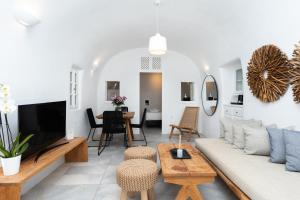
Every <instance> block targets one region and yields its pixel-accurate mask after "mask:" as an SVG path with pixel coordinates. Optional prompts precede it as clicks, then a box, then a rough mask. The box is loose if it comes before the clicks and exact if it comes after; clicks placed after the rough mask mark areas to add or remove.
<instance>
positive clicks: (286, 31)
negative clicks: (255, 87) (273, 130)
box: [204, 0, 300, 137]
mask: <svg viewBox="0 0 300 200" xmlns="http://www.w3.org/2000/svg"><path fill="white" fill-rule="evenodd" d="M243 4H244V5H243V7H240V8H239V9H241V10H243V15H240V17H239V18H236V19H235V20H232V21H229V22H228V23H226V24H224V27H220V28H222V29H223V35H224V40H226V41H227V42H228V43H229V44H231V48H230V51H229V52H228V54H230V55H231V56H232V57H231V59H228V61H230V60H232V59H235V58H240V59H241V64H242V68H243V75H244V115H245V118H255V119H260V120H262V121H263V123H264V124H266V125H268V124H273V123H276V124H278V126H279V127H286V126H291V125H292V126H295V127H296V129H297V130H300V123H299V122H300V121H299V116H300V106H299V104H296V103H295V102H294V101H293V96H292V91H291V88H289V90H288V91H287V93H286V94H285V95H284V96H283V97H282V98H281V99H280V100H279V101H276V102H274V103H262V102H261V101H260V100H258V99H257V98H255V97H254V96H253V95H252V93H251V91H250V90H249V86H248V84H247V79H246V77H247V76H246V73H247V66H248V62H249V60H250V58H251V55H252V53H253V51H254V50H255V49H257V48H259V47H261V46H262V45H264V44H275V45H277V46H278V47H280V48H281V50H282V51H284V52H285V53H286V54H287V55H288V56H289V57H290V58H291V56H292V52H293V50H294V44H296V43H297V42H298V41H299V39H300V38H299V35H300V26H297V25H296V24H299V20H298V19H299V17H300V13H299V11H298V8H299V6H300V2H299V1H291V0H289V1H272V0H265V1H259V2H258V1H257V2H256V1H244V2H243ZM266 8H268V9H266ZM216 59H217V60H219V59H218V58H216ZM214 61H215V60H214ZM223 62H224V61H223ZM208 63H209V62H208ZM224 64H225V63H224ZM222 66H223V64H219V65H214V66H211V69H210V70H209V72H208V73H210V74H213V75H215V76H216V78H217V82H218V83H221V79H220V76H219V75H220V74H219V73H220V70H219V69H220V67H222ZM219 111H220V110H219ZM219 116H220V113H219V115H216V116H215V117H214V118H206V121H205V123H204V125H205V126H204V129H205V132H206V133H207V135H208V136H209V137H217V136H218V135H219V129H218V128H216V124H218V123H219V122H218V120H219Z"/></svg>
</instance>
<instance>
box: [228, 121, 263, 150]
mask: <svg viewBox="0 0 300 200" xmlns="http://www.w3.org/2000/svg"><path fill="white" fill-rule="evenodd" d="M261 126H262V122H261V121H256V120H242V121H240V122H239V123H235V124H234V125H233V145H234V146H235V147H237V148H239V149H243V148H244V147H245V134H244V129H243V128H244V127H252V128H259V127H261Z"/></svg>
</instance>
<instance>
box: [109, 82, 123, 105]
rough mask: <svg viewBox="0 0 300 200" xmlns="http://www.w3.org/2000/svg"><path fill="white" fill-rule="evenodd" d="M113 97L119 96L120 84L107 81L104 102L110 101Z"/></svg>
mask: <svg viewBox="0 0 300 200" xmlns="http://www.w3.org/2000/svg"><path fill="white" fill-rule="evenodd" d="M115 96H120V82H119V81H107V82H106V101H111V99H112V98H113V97H115Z"/></svg>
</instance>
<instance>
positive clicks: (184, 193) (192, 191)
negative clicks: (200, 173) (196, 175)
mask: <svg viewBox="0 0 300 200" xmlns="http://www.w3.org/2000/svg"><path fill="white" fill-rule="evenodd" d="M189 197H190V198H191V199H192V200H203V197H202V195H201V193H200V192H199V190H198V188H197V186H196V185H183V186H182V187H181V189H180V190H179V192H178V194H177V196H176V200H187V199H188V198H189Z"/></svg>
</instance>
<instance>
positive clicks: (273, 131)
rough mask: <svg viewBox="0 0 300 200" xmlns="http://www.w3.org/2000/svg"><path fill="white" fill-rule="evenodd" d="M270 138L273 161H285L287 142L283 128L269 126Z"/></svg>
mask: <svg viewBox="0 0 300 200" xmlns="http://www.w3.org/2000/svg"><path fill="white" fill-rule="evenodd" d="M267 131H268V133H269V138H270V146H271V149H270V157H271V159H270V160H271V162H272V163H285V162H286V159H285V142H284V136H283V135H284V134H283V129H278V128H267Z"/></svg>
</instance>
